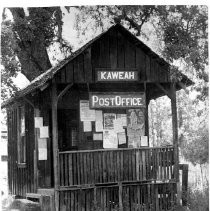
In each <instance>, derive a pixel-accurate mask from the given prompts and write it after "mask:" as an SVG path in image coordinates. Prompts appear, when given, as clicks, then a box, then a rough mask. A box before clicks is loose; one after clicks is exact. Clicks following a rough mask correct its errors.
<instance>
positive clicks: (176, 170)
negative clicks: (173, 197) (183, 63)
mask: <svg viewBox="0 0 210 211" xmlns="http://www.w3.org/2000/svg"><path fill="white" fill-rule="evenodd" d="M171 113H172V129H173V145H174V157H175V165H174V176H175V180H176V183H177V204H180V199H181V191H180V182H179V144H178V122H177V107H176V83H171Z"/></svg>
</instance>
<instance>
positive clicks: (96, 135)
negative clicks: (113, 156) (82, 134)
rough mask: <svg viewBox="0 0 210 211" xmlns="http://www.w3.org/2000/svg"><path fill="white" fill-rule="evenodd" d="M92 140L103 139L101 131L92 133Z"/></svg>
mask: <svg viewBox="0 0 210 211" xmlns="http://www.w3.org/2000/svg"><path fill="white" fill-rule="evenodd" d="M93 140H94V141H103V134H102V133H93Z"/></svg>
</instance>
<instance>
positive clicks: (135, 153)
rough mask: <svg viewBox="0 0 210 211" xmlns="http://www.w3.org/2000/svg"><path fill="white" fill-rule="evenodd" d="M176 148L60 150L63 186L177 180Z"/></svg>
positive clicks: (60, 181) (60, 177) (60, 179)
mask: <svg viewBox="0 0 210 211" xmlns="http://www.w3.org/2000/svg"><path fill="white" fill-rule="evenodd" d="M174 163H175V162H174V147H154V148H149V147H145V148H122V149H100V150H83V151H64V152H59V165H58V166H59V173H60V175H59V186H60V188H65V187H74V186H76V187H80V186H86V185H87V186H91V185H99V184H102V183H103V184H110V183H116V182H140V181H144V182H145V181H146V182H157V181H162V182H163V181H168V182H169V181H172V180H174Z"/></svg>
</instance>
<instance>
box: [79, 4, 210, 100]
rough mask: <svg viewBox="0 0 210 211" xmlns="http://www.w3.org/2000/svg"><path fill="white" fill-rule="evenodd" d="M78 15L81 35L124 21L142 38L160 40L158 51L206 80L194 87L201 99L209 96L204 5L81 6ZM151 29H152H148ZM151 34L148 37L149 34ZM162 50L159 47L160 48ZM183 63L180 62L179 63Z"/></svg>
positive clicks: (185, 71) (196, 76)
mask: <svg viewBox="0 0 210 211" xmlns="http://www.w3.org/2000/svg"><path fill="white" fill-rule="evenodd" d="M78 9H79V12H78V14H77V19H76V20H77V21H76V24H75V26H76V29H77V30H78V35H79V36H82V35H84V34H85V33H86V32H87V31H93V32H94V33H97V31H98V29H99V28H100V29H101V31H103V30H105V29H106V28H107V27H108V26H109V25H110V24H112V23H121V24H123V25H124V26H125V27H127V28H128V29H129V30H130V31H131V32H132V33H133V34H134V35H136V36H138V37H139V38H140V39H142V40H143V41H146V42H147V41H148V40H149V41H148V42H150V43H151V42H152V39H154V34H156V37H155V38H156V40H155V42H156V43H158V44H160V40H162V43H161V48H162V49H161V51H159V52H158V53H160V54H162V56H163V57H164V58H165V59H166V60H167V61H169V62H170V63H171V64H174V63H177V62H179V63H181V66H182V69H183V71H184V73H185V74H187V75H189V76H190V77H191V78H193V79H195V80H196V82H197V80H201V81H203V83H201V82H200V83H196V86H194V89H196V90H197V91H199V92H200V95H198V98H199V99H201V100H205V97H206V96H207V95H208V84H207V82H208V74H207V66H208V28H207V26H208V25H207V24H208V22H207V21H208V15H207V7H205V6H195V5H194V6H184V5H182V6H173V5H171V6H154V5H150V6H145V5H144V6H133V5H114V6H82V7H79V8H78ZM148 28H150V29H149V30H148ZM148 34H149V36H148ZM159 50H160V49H159ZM179 66H180V65H179Z"/></svg>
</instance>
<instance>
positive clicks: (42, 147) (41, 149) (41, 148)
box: [38, 138, 47, 160]
mask: <svg viewBox="0 0 210 211" xmlns="http://www.w3.org/2000/svg"><path fill="white" fill-rule="evenodd" d="M38 154H39V155H38V159H39V160H47V139H46V138H38Z"/></svg>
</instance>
